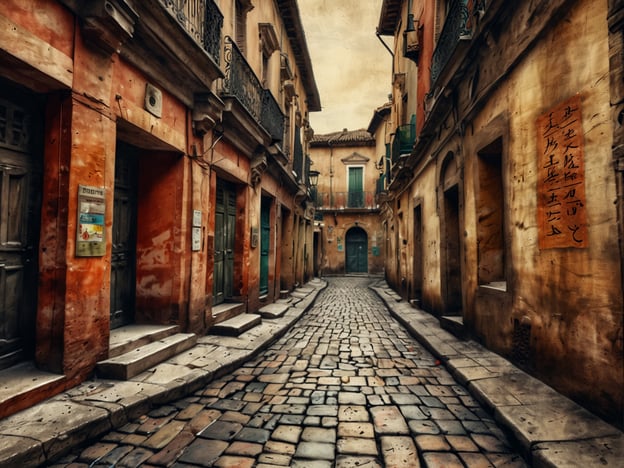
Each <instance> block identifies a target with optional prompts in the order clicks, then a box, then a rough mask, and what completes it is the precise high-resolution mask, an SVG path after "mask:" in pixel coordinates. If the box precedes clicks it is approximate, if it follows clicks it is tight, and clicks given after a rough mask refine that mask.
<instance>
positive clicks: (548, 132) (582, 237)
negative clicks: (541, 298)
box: [537, 95, 587, 249]
mask: <svg viewBox="0 0 624 468" xmlns="http://www.w3.org/2000/svg"><path fill="white" fill-rule="evenodd" d="M537 152H538V158H537V161H538V172H537V177H538V180H537V222H538V233H539V247H540V249H551V248H566V247H576V248H583V247H587V211H586V210H587V207H586V199H585V163H584V154H583V128H582V119H581V97H580V96H579V95H576V96H574V97H572V98H570V99H568V100H567V101H565V102H563V103H561V104H559V105H558V106H557V107H555V108H553V109H551V110H549V111H548V112H546V113H545V114H542V115H541V116H540V117H539V118H538V119H537Z"/></svg>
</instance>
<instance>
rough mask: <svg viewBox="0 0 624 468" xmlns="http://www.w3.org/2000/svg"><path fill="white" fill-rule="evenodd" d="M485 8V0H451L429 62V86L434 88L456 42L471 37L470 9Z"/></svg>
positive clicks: (455, 46) (456, 44)
mask: <svg viewBox="0 0 624 468" xmlns="http://www.w3.org/2000/svg"><path fill="white" fill-rule="evenodd" d="M475 3H476V4H477V5H479V8H485V1H477V2H475V1H473V0H452V1H451V2H450V8H449V11H448V14H447V15H446V21H445V22H444V26H443V27H442V32H441V33H440V37H439V39H438V43H437V45H436V48H435V51H434V52H433V58H432V63H431V88H434V87H435V85H436V83H437V81H438V79H439V78H440V75H441V74H442V72H443V71H444V68H445V67H446V65H447V64H448V63H449V61H450V58H451V57H452V56H453V53H454V52H455V49H457V46H458V44H459V43H460V42H461V41H464V40H470V39H472V28H473V22H472V19H471V10H473V9H475V8H476V7H475Z"/></svg>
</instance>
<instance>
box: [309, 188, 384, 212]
mask: <svg viewBox="0 0 624 468" xmlns="http://www.w3.org/2000/svg"><path fill="white" fill-rule="evenodd" d="M315 206H316V209H317V210H350V209H358V210H375V209H377V208H378V207H377V203H376V201H375V192H331V193H330V192H319V193H317V194H316V200H315Z"/></svg>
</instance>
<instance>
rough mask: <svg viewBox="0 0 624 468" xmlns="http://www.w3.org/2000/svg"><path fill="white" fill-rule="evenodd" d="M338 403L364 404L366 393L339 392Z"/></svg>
mask: <svg viewBox="0 0 624 468" xmlns="http://www.w3.org/2000/svg"><path fill="white" fill-rule="evenodd" d="M338 403H339V404H341V405H362V406H364V405H366V395H364V394H362V393H355V392H340V393H339V394H338Z"/></svg>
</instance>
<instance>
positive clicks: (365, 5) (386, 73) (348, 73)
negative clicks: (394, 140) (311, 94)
mask: <svg viewBox="0 0 624 468" xmlns="http://www.w3.org/2000/svg"><path fill="white" fill-rule="evenodd" d="M381 3H382V0H298V4H299V11H300V13H301V20H302V22H303V27H304V29H305V34H306V39H307V43H308V49H309V51H310V56H311V57H312V66H313V69H314V77H315V78H316V84H317V86H318V89H319V94H320V96H321V106H322V107H323V110H322V111H321V112H311V113H310V122H311V125H312V128H313V129H314V132H315V133H316V134H324V133H331V132H335V131H339V130H342V129H343V128H348V129H349V130H356V129H359V128H366V127H368V124H369V123H370V121H371V118H372V117H373V111H374V110H375V109H376V108H377V107H380V106H382V105H383V104H385V103H386V102H387V100H388V94H389V93H390V91H391V73H392V69H391V65H392V61H391V56H390V53H389V52H388V51H387V50H386V49H385V48H384V46H383V45H382V44H381V43H380V42H379V39H377V37H376V36H375V31H376V29H377V24H378V23H379V14H380V12H381ZM386 39H387V38H386Z"/></svg>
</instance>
